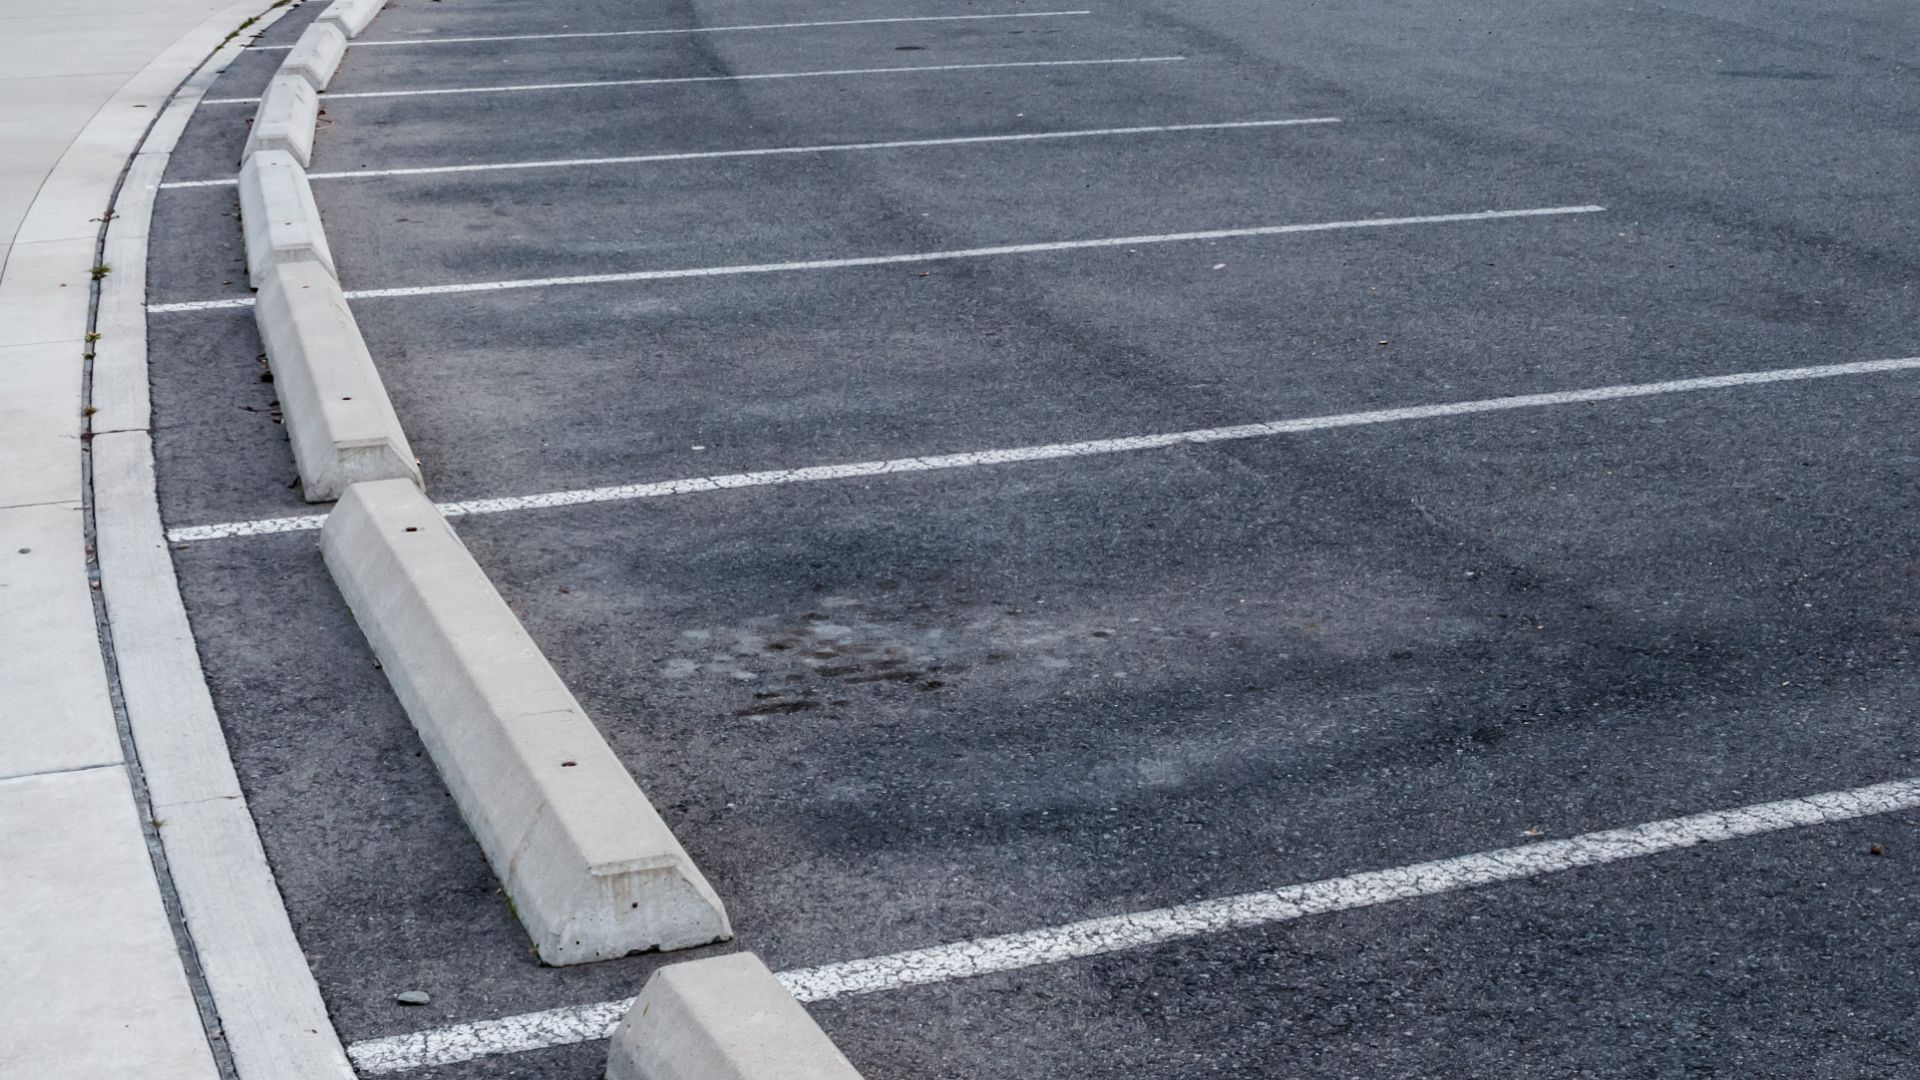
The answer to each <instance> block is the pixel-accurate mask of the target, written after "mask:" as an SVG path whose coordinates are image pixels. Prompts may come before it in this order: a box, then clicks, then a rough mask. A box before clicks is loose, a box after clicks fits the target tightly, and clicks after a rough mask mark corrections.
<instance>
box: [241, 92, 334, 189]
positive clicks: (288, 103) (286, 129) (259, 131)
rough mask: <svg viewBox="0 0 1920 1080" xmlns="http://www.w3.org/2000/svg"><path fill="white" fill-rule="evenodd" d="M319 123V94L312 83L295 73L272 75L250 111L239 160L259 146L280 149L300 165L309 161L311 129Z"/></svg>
mask: <svg viewBox="0 0 1920 1080" xmlns="http://www.w3.org/2000/svg"><path fill="white" fill-rule="evenodd" d="M319 123H320V97H319V95H318V94H316V93H315V92H314V89H313V84H312V83H310V82H308V81H307V80H306V79H304V78H302V77H301V76H299V75H287V74H283V75H275V76H274V77H273V80H272V81H271V82H269V83H267V92H266V93H265V94H263V95H261V98H260V108H259V109H258V110H257V111H256V112H255V113H254V115H253V129H252V130H250V131H248V132H247V145H246V147H245V148H244V149H242V150H241V151H240V161H241V164H245V163H246V160H247V159H248V158H250V157H252V156H253V155H254V154H255V153H257V152H259V151H261V150H284V151H285V152H286V153H287V154H288V155H289V156H290V157H292V158H293V160H295V161H297V162H299V163H300V167H301V168H303V169H304V168H306V167H307V166H309V165H312V164H313V132H314V128H315V127H317V126H318V125H319Z"/></svg>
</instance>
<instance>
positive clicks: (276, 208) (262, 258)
mask: <svg viewBox="0 0 1920 1080" xmlns="http://www.w3.org/2000/svg"><path fill="white" fill-rule="evenodd" d="M240 219H241V223H242V225H243V226H244V227H245V232H246V238H247V275H248V278H249V280H250V282H251V283H252V285H253V287H254V288H256V289H257V288H260V286H261V284H262V282H263V281H264V279H265V275H266V269H267V267H268V266H269V265H271V264H273V263H289V262H300V261H303V260H304V261H312V262H316V263H318V264H320V265H321V266H323V267H325V268H326V271H327V273H328V274H329V275H332V274H334V273H335V271H334V268H333V252H332V251H331V250H330V249H329V248H328V247H327V233H326V230H325V229H324V228H323V227H322V226H321V224H320V209H319V207H317V206H315V205H314V202H313V189H312V188H311V187H309V186H308V185H307V171H306V170H305V169H303V168H301V167H300V162H298V161H296V160H295V159H294V157H293V155H292V154H289V153H287V152H286V151H284V150H262V151H260V152H259V153H257V154H254V155H253V156H251V157H249V158H247V161H246V164H245V165H242V166H241V167H240Z"/></svg>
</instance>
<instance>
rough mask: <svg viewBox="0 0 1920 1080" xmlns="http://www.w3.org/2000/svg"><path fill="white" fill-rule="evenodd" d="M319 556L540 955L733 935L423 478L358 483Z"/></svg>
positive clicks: (603, 952) (558, 960) (567, 957)
mask: <svg viewBox="0 0 1920 1080" xmlns="http://www.w3.org/2000/svg"><path fill="white" fill-rule="evenodd" d="M320 550H321V554H322V555H323V556H324V557H325V559H326V563H327V569H328V570H330V571H331V572H332V573H333V578H334V581H335V582H337V583H338V584H339V586H340V591H341V593H342V594H343V595H344V596H345V597H346V600H347V606H348V607H350V608H352V609H353V615H354V618H355V619H356V620H358V621H359V623H360V629H361V630H362V631H363V632H365V634H366V636H367V641H368V642H369V643H371V644H372V646H373V650H374V653H375V655H377V656H378V657H379V658H380V662H381V665H382V666H383V667H384V668H385V670H386V673H387V678H388V680H389V681H391V682H392V684H393V689H394V692H395V694H397V695H398V696H399V698H400V702H401V704H402V705H403V706H405V708H406V710H407V715H408V716H409V717H410V718H411V719H412V720H413V724H414V727H415V729H416V730H418V731H419V733H420V741H421V742H422V743H424V744H425V745H426V748H427V751H428V752H429V753H430V754H432V756H433V761H434V764H435V765H436V766H437V767H438V768H439V770H440V775H441V777H442V778H443V779H444V780H445V781H446V784H447V787H448V789H449V790H450V791H451V792H452V793H453V797H454V801H455V802H456V803H458V804H459V807H460V812H461V814H462V815H463V816H464V817H465V818H466V819H467V824H468V826H469V827H470V828H471V829H472V830H473V834H474V836H475V838H477V839H478V840H479V842H480V847H481V849H482V850H483V851H485V852H486V856H487V861H488V862H490V863H492V864H493V869H494V873H495V874H496V875H497V876H498V877H499V879H500V881H501V883H502V885H503V886H504V887H505V888H506V892H507V896H508V897H509V898H510V899H511V900H512V901H513V905H514V909H515V911H516V912H517V914H518V915H519V917H520V921H521V923H522V924H523V925H524V926H525V927H526V929H527V932H528V934H530V935H531V936H532V938H533V941H534V944H535V946H536V947H537V948H538V949H539V953H540V958H541V959H542V960H544V961H546V962H547V963H549V964H578V963H584V962H586V961H590V960H608V959H612V958H614V957H618V956H625V955H627V954H628V953H633V952H644V951H647V950H651V949H681V948H688V947H691V946H694V945H705V944H707V943H709V942H713V941H719V940H722V939H725V938H727V937H730V936H732V929H731V927H730V926H729V925H728V922H727V915H726V911H725V909H724V908H723V907H722V906H721V903H720V898H719V897H718V896H716V895H715V894H714V891H713V889H712V887H711V886H709V885H708V884H707V881H706V878H704V877H702V876H701V874H700V871H699V870H698V869H696V868H695V867H694V865H693V860H692V859H691V858H689V857H688V855H687V853H686V851H685V850H683V849H682V848H681V847H680V842H679V841H678V840H675V839H674V837H673V833H672V832H671V831H669V830H668V828H667V826H666V823H665V822H663V821H661V820H660V815H659V814H657V813H656V812H655V811H654V809H653V805H652V804H651V803H649V802H648V801H647V798H646V796H645V795H643V794H641V791H640V788H639V785H637V784H635V783H634V781H633V777H631V776H629V775H628V774H627V771H626V769H625V767H624V766H622V765H621V764H620V759H619V758H617V757H615V756H614V754H613V751H612V750H611V749H610V748H608V746H607V744H606V740H605V739H603V738H602V737H601V735H600V732H599V730H598V729H596V728H595V727H594V726H593V721H592V720H590V719H588V717H587V715H586V713H585V712H584V711H582V710H581V708H580V704H579V702H577V701H575V700H574V698H573V695H572V694H571V693H570V692H568V690H567V687H566V685H565V684H564V683H562V682H561V681H560V676H559V675H558V674H557V673H555V672H554V670H553V667H552V665H550V664H549V663H547V659H546V657H545V656H543V655H541V653H540V649H539V647H538V646H536V645H535V644H534V643H533V640H532V639H531V638H529V637H528V636H527V633H526V631H525V630H524V629H523V628H522V627H521V625H520V621H519V620H518V619H516V618H515V617H514V615H513V612H512V611H511V610H509V609H508V608H507V605H506V602H505V601H504V600H502V599H501V598H500V595H499V594H498V593H496V592H495V591H494V589H493V584H492V582H490V581H488V580H487V575H486V572H485V571H483V570H481V569H480V566H479V564H477V563H475V562H474V561H473V558H472V556H470V555H468V554H467V550H466V547H465V546H464V545H462V544H461V543H460V539H459V537H457V536H455V535H454V532H453V529H452V528H451V527H450V526H448V525H447V523H446V521H445V519H443V518H442V517H441V516H440V512H439V511H438V510H437V509H435V508H434V505H433V503H431V502H429V501H428V500H427V497H426V496H425V495H422V494H421V493H420V490H419V489H418V488H416V487H414V486H413V485H412V484H411V483H408V482H406V481H404V480H381V481H376V482H372V483H365V484H354V485H353V486H351V487H349V488H348V489H347V493H346V495H345V496H344V497H342V498H341V500H340V504H339V505H338V506H337V507H335V509H334V511H333V513H332V514H330V515H328V517H327V523H326V526H325V527H324V528H323V529H322V530H321V535H320Z"/></svg>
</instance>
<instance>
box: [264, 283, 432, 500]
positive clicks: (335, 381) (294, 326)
mask: <svg viewBox="0 0 1920 1080" xmlns="http://www.w3.org/2000/svg"><path fill="white" fill-rule="evenodd" d="M253 313H254V320H255V321H256V322H257V323H258V325H259V327H260V340H261V341H262V342H263V343H264V344H265V345H266V348H267V363H268V365H269V366H270V367H272V369H273V378H274V386H275V388H276V389H278V390H279V392H280V408H281V411H282V413H283V414H284V416H285V417H286V423H287V434H288V437H289V439H290V440H291V442H292V443H293V459H294V463H295V464H296V465H297V466H298V467H299V470H300V489H301V493H302V494H303V495H304V496H305V497H306V500H307V501H308V502H331V501H333V500H334V499H338V498H339V497H340V495H341V493H342V492H344V491H345V490H346V488H347V485H348V484H352V483H357V482H360V481H366V480H390V479H395V478H399V479H404V480H407V481H409V482H411V483H412V484H413V485H414V486H415V487H421V486H423V485H422V481H421V479H420V466H419V463H418V462H417V461H415V459H414V456H413V449H412V448H411V447H410V446H408V445H407V436H406V433H405V432H404V431H402V430H401V428H400V418H399V417H398V416H396V415H395V414H394V411H393V403H392V402H391V401H390V400H388V398H387V391H386V388H385V387H384V386H382V385H381V382H380V372H379V370H378V369H376V368H375V367H374V364H373V357H372V356H371V355H369V354H368V352H367V346H366V342H365V341H363V340H361V337H360V328H359V326H358V325H356V324H355V323H354V320H353V311H352V310H351V309H349V308H348V307H347V302H346V300H345V299H343V298H342V297H341V295H340V283H339V282H337V281H335V280H334V279H333V275H332V274H329V273H328V272H327V271H326V269H325V268H324V267H322V266H321V265H320V264H319V263H316V262H293V263H278V264H274V265H270V266H269V267H267V270H266V275H265V277H264V278H263V279H262V281H261V285H260V298H259V300H258V302H257V303H256V304H255V305H254V309H253Z"/></svg>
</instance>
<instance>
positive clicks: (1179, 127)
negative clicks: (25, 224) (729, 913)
mask: <svg viewBox="0 0 1920 1080" xmlns="http://www.w3.org/2000/svg"><path fill="white" fill-rule="evenodd" d="M1339 122H1340V118H1339V117H1337V116H1308V117H1300V118H1297V119H1286V120H1224V121H1218V122H1214V123H1207V124H1156V125H1152V126H1144V127H1118V128H1081V129H1077V130H1069V131H1023V132H1016V133H1012V134H1007V135H958V136H952V137H949V138H943V139H893V140H889V141H886V142H859V143H821V144H818V145H814V146H760V147H750V148H748V149H744V150H694V151H682V152H678V153H661V154H629V155H626V156H623V157H590V158H555V159H552V160H548V161H499V162H489V163H486V164H482V165H425V166H417V167H414V168H403V169H358V170H352V171H345V172H315V173H308V174H307V179H308V180H366V179H372V178H378V177H385V176H435V175H439V174H442V173H475V172H505V171H508V170H513V169H574V168H581V167H585V166H594V165H645V164H650V163H654V162H663V161H708V160H711V159H714V158H742V157H775V156H780V155H786V154H833V153H844V152H847V151H854V150H917V149H923V148H927V147H942V146H977V145H980V144H984V143H1029V142H1048V141H1052V140H1057V139H1094V138H1105V137H1117V136H1124V135H1165V134H1172V133H1177V132H1187V131H1233V130H1237V129H1244V128H1279V127H1301V126H1305V125H1309V124H1337V123H1339ZM237 183H239V181H238V180H237V179H236V178H234V177H231V176H229V177H224V178H222V179H218V180H170V181H168V182H167V183H164V184H161V185H160V186H161V187H162V188H193V187H233V186H234V185H235V184H237Z"/></svg>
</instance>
